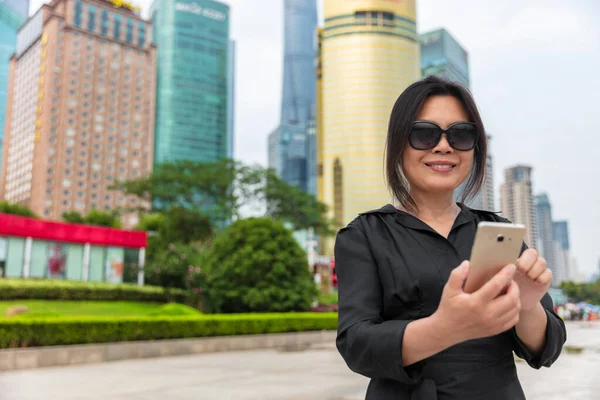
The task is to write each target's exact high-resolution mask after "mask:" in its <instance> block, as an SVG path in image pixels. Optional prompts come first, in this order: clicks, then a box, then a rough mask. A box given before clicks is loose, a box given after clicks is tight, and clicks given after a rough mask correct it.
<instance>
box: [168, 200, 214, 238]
mask: <svg viewBox="0 0 600 400" xmlns="http://www.w3.org/2000/svg"><path fill="white" fill-rule="evenodd" d="M158 233H159V235H160V238H161V242H163V243H164V242H167V243H175V242H180V243H191V242H197V241H202V240H206V239H208V238H210V237H212V234H213V232H212V226H211V223H210V220H209V218H208V217H207V216H205V215H204V214H203V213H201V212H199V211H194V210H189V209H187V208H183V207H181V206H173V207H171V208H169V209H168V210H167V212H166V213H165V214H164V220H163V223H162V226H160V227H159V230H158Z"/></svg>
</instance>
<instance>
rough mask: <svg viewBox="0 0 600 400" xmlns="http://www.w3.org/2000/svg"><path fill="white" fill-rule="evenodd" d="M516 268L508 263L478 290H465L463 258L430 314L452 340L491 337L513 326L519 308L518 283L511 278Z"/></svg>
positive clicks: (467, 270) (465, 270)
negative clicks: (436, 306)
mask: <svg viewBox="0 0 600 400" xmlns="http://www.w3.org/2000/svg"><path fill="white" fill-rule="evenodd" d="M515 271H516V267H515V266H514V265H512V264H509V265H507V266H505V267H504V268H503V269H502V270H501V271H500V272H498V273H497V274H496V275H495V276H494V277H493V278H492V279H490V280H489V281H488V282H487V283H486V284H485V285H484V286H482V287H481V288H480V289H479V290H477V291H476V292H473V293H466V292H464V291H463V283H464V281H465V279H466V278H467V275H468V273H469V262H468V261H464V262H463V263H462V264H461V265H460V266H458V267H457V268H455V269H454V270H453V271H452V273H451V274H450V278H449V279H448V282H447V283H446V285H445V286H444V291H443V293H442V298H441V300H440V305H439V307H438V309H437V310H436V312H435V313H434V314H433V315H432V319H433V320H434V321H435V324H436V326H438V327H439V329H440V331H441V332H447V333H448V335H450V336H451V338H452V341H453V342H455V343H460V342H463V341H465V340H471V339H478V338H482V337H488V336H494V335H497V334H499V333H502V332H505V331H507V330H509V329H510V328H512V327H513V326H515V325H516V324H517V322H519V312H520V310H521V303H520V299H519V286H518V285H517V284H516V283H515V282H514V281H513V275H514V274H515ZM505 289H506V292H505V293H503V291H504V290H505Z"/></svg>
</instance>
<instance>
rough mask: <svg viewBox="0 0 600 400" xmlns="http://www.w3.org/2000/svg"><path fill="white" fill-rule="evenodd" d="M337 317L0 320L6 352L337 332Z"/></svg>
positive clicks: (0, 339)
mask: <svg viewBox="0 0 600 400" xmlns="http://www.w3.org/2000/svg"><path fill="white" fill-rule="evenodd" d="M336 328H337V314H336V313H286V314H232V315H206V316H176V317H166V316H157V317H118V318H115V317H63V318H56V317H52V318H47V319H45V318H35V319H19V318H14V319H7V320H0V348H18V347H35V346H55V345H73V344H90V343H112V342H124V341H136V340H159V339H180V338H194V337H206V336H227V335H248V334H261V333H282V332H303V331H318V330H335V329H336Z"/></svg>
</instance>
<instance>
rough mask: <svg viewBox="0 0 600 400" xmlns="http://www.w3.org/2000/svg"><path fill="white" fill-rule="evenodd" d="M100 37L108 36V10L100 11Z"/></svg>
mask: <svg viewBox="0 0 600 400" xmlns="http://www.w3.org/2000/svg"><path fill="white" fill-rule="evenodd" d="M100 30H101V33H102V36H107V35H108V10H103V11H102V26H101V27H100Z"/></svg>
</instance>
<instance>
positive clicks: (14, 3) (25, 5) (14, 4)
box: [0, 0, 29, 21]
mask: <svg viewBox="0 0 600 400" xmlns="http://www.w3.org/2000/svg"><path fill="white" fill-rule="evenodd" d="M2 4H4V5H6V6H8V7H9V8H11V9H12V10H13V11H14V12H16V13H17V14H18V15H19V17H21V19H22V20H23V21H25V20H26V19H27V16H28V15H29V0H0V5H2Z"/></svg>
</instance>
